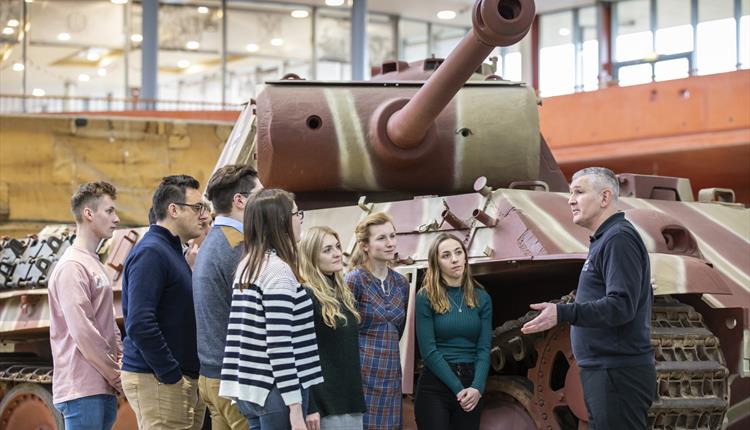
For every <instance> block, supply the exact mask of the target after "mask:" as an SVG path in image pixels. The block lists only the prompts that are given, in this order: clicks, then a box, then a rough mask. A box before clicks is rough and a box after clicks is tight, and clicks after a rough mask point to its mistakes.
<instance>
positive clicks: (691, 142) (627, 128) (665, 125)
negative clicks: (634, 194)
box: [539, 70, 750, 203]
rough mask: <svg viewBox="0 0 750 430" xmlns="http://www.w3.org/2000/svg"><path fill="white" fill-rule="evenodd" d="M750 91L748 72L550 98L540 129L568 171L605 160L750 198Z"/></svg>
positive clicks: (621, 167) (624, 169) (633, 170)
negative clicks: (686, 179)
mask: <svg viewBox="0 0 750 430" xmlns="http://www.w3.org/2000/svg"><path fill="white" fill-rule="evenodd" d="M749 94H750V70H743V71H737V72H730V73H723V74H718V75H709V76H698V77H691V78H686V79H679V80H674V81H666V82H658V83H651V84H645V85H637V86H632V87H617V88H607V89H602V90H599V91H594V92H590V93H578V94H571V95H566V96H559V97H550V98H547V99H544V101H543V105H542V107H541V108H540V109H539V111H540V122H541V129H542V134H543V135H544V136H545V139H546V140H547V143H548V144H549V146H550V149H551V150H552V152H553V154H554V155H555V158H556V159H557V161H558V163H559V164H560V167H561V168H562V170H563V172H564V173H566V174H567V175H570V174H572V173H573V172H574V171H575V170H577V169H579V168H582V167H585V166H590V165H602V166H605V167H609V168H611V169H613V170H615V171H617V172H631V173H643V174H656V175H665V176H680V177H686V178H689V179H690V180H691V182H692V185H693V189H694V191H697V190H698V189H700V188H708V187H728V188H733V189H734V190H735V192H736V195H737V200H738V201H740V202H743V203H750V97H749V96H748V95H749Z"/></svg>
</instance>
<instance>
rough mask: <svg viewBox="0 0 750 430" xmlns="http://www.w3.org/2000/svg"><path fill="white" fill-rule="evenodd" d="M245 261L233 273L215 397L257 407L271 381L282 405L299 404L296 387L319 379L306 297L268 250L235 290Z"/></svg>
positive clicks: (291, 273)
mask: <svg viewBox="0 0 750 430" xmlns="http://www.w3.org/2000/svg"><path fill="white" fill-rule="evenodd" d="M245 264H246V261H245V260H243V261H242V262H240V264H239V267H238V268H237V271H236V272H235V273H236V275H235V279H234V291H233V293H232V308H231V313H230V315H229V326H228V328H227V340H226V346H225V348H224V362H223V365H222V369H221V385H220V388H219V395H220V396H222V397H226V398H230V399H234V400H244V401H248V402H252V403H255V404H257V405H261V406H262V405H264V404H265V402H266V397H267V396H268V392H269V391H270V390H271V388H272V387H273V386H274V385H276V386H277V387H278V389H279V391H280V392H281V397H282V398H283V399H284V403H285V404H286V405H291V404H293V403H301V402H302V391H301V390H302V389H305V388H308V387H310V386H313V385H315V384H320V383H321V382H323V374H322V372H321V369H320V361H319V358H318V345H317V341H316V339H315V325H314V322H313V304H312V301H311V300H310V297H309V296H308V295H307V291H306V290H305V288H304V287H302V285H300V283H299V281H298V280H297V279H296V278H295V276H294V272H292V269H291V268H290V267H289V266H288V265H287V264H286V263H284V262H283V261H282V260H281V259H280V258H279V257H278V256H277V255H276V254H275V253H273V252H272V253H269V255H268V261H267V262H266V264H265V266H264V267H263V268H262V269H261V271H260V275H259V276H258V279H257V280H256V282H255V283H254V284H251V285H249V286H248V287H247V288H244V289H243V290H242V291H240V289H239V288H238V283H239V276H240V274H241V273H242V271H243V268H244V266H245Z"/></svg>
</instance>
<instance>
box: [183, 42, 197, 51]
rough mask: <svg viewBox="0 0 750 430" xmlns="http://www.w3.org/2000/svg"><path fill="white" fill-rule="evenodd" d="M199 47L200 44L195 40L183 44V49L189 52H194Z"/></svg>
mask: <svg viewBox="0 0 750 430" xmlns="http://www.w3.org/2000/svg"><path fill="white" fill-rule="evenodd" d="M200 47H201V44H200V43H198V42H196V41H195V40H191V41H189V42H188V43H186V44H185V48H187V49H190V50H193V51H194V50H196V49H198V48H200Z"/></svg>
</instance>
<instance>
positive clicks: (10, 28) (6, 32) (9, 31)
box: [3, 27, 16, 34]
mask: <svg viewBox="0 0 750 430" xmlns="http://www.w3.org/2000/svg"><path fill="white" fill-rule="evenodd" d="M15 31H16V30H13V28H12V27H5V28H4V29H3V34H13V32H15Z"/></svg>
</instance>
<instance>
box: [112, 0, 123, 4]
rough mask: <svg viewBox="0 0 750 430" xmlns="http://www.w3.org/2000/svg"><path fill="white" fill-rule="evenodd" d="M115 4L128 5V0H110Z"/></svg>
mask: <svg viewBox="0 0 750 430" xmlns="http://www.w3.org/2000/svg"><path fill="white" fill-rule="evenodd" d="M109 1H111V2H112V3H114V4H126V3H127V2H128V0H109Z"/></svg>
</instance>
